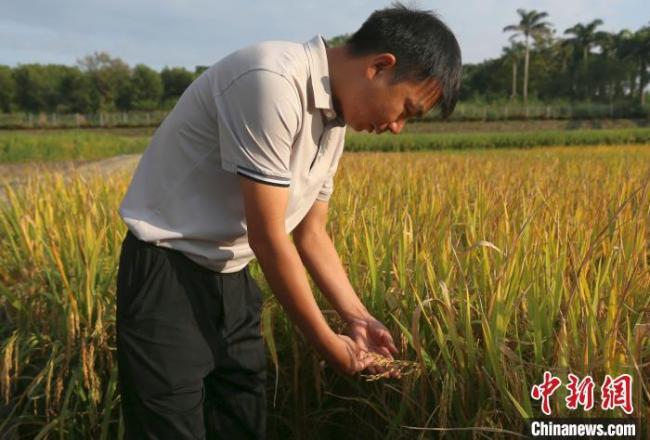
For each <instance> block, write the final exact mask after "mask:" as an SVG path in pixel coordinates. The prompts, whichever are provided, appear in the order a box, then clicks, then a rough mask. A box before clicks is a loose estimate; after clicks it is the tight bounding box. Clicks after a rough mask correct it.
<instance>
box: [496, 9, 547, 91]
mask: <svg viewBox="0 0 650 440" xmlns="http://www.w3.org/2000/svg"><path fill="white" fill-rule="evenodd" d="M517 13H518V14H519V17H520V20H519V23H518V24H511V25H508V26H506V27H504V28H503V32H514V35H515V36H523V37H524V48H525V54H524V90H523V95H524V104H527V103H528V67H529V65H530V39H531V37H532V38H535V37H536V36H538V35H540V34H547V33H549V32H550V27H551V24H550V23H549V22H546V21H542V20H543V19H544V18H546V17H548V13H546V12H538V11H536V10H534V9H533V10H532V11H526V10H525V9H517Z"/></svg>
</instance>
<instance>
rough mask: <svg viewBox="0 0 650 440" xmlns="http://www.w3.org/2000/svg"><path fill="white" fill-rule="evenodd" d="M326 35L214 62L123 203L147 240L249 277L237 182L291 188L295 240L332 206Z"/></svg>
mask: <svg viewBox="0 0 650 440" xmlns="http://www.w3.org/2000/svg"><path fill="white" fill-rule="evenodd" d="M325 47H326V46H325V42H324V40H323V39H322V37H321V36H320V35H318V36H316V37H314V38H313V39H312V40H310V41H308V42H306V43H304V44H299V43H291V42H280V41H269V42H264V43H261V44H257V45H254V46H250V47H247V48H245V49H241V50H238V51H236V52H234V53H232V54H230V55H228V56H226V57H225V58H223V59H222V60H221V61H219V62H217V63H216V64H214V65H213V66H212V67H210V68H209V69H208V70H206V71H205V72H204V73H203V74H202V75H201V76H199V77H198V78H197V79H196V80H195V81H194V82H193V83H192V84H191V85H190V86H189V87H188V88H187V89H186V90H185V92H184V93H183V95H182V96H181V97H180V99H179V100H178V102H177V103H176V106H175V107H174V109H173V110H172V111H171V112H170V113H169V115H168V116H167V117H166V118H165V120H164V121H163V123H162V124H161V125H160V127H159V128H158V129H157V130H156V132H155V134H154V136H153V138H152V140H151V143H150V144H149V146H148V147H147V149H146V150H145V152H144V154H143V155H142V158H141V159H140V163H139V164H138V167H137V169H136V171H135V174H134V176H133V180H132V181H131V185H130V186H129V189H128V191H127V193H126V196H125V197H124V200H123V201H122V204H121V205H120V209H119V212H120V216H121V217H122V219H123V220H124V222H125V223H126V225H127V226H128V228H129V229H130V230H131V231H132V232H133V234H134V235H135V236H136V237H138V238H140V239H141V240H144V241H147V242H152V243H155V244H157V245H158V246H160V247H165V248H170V249H176V250H179V251H181V252H183V253H184V254H185V255H187V256H188V257H189V258H190V259H192V260H194V261H195V262H197V263H199V264H201V265H202V266H204V267H207V268H209V269H211V270H214V271H217V272H235V271H238V270H241V269H243V268H244V267H245V266H246V264H248V263H249V262H250V261H251V260H252V259H253V258H254V257H255V255H254V254H253V251H252V250H251V248H250V246H249V245H248V237H247V233H246V218H245V215H244V202H243V197H242V194H241V190H240V185H239V176H238V175H243V176H246V177H248V178H251V179H254V180H257V181H259V182H263V183H266V184H270V185H278V186H284V187H288V188H289V203H288V206H287V211H286V217H285V228H286V231H287V233H290V232H291V231H292V230H293V229H294V228H295V227H296V226H297V225H298V224H299V223H300V221H301V220H302V219H303V218H304V217H305V215H306V214H307V212H308V211H309V209H310V208H311V207H312V205H313V204H314V202H315V201H316V200H323V201H327V200H328V199H329V198H330V196H331V194H332V191H333V186H334V185H333V177H334V174H335V173H336V169H337V166H338V162H339V159H340V157H341V154H342V153H343V142H344V137H345V124H344V122H343V121H342V120H341V119H340V118H339V117H338V116H337V115H336V113H335V111H334V107H333V103H332V94H331V88H330V80H329V70H328V64H327V54H326V51H325Z"/></svg>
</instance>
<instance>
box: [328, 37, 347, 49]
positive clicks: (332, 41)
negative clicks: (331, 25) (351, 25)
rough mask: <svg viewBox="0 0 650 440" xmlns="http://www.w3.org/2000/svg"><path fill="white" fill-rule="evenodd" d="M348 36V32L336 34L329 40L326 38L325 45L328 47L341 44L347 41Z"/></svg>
mask: <svg viewBox="0 0 650 440" xmlns="http://www.w3.org/2000/svg"><path fill="white" fill-rule="evenodd" d="M350 37H351V35H350V34H343V35H337V36H335V37H332V38H330V39H329V40H326V41H327V45H328V46H329V47H337V46H343V45H344V44H345V43H347V42H348V40H349V39H350Z"/></svg>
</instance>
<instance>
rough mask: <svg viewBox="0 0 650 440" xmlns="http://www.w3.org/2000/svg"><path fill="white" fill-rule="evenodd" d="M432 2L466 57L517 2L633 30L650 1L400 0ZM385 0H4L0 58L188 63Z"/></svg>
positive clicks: (496, 44) (320, 29) (333, 28)
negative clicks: (103, 56)
mask: <svg viewBox="0 0 650 440" xmlns="http://www.w3.org/2000/svg"><path fill="white" fill-rule="evenodd" d="M404 3H405V4H414V5H415V6H417V7H419V8H421V9H426V10H433V11H435V12H436V13H437V14H438V15H439V16H440V17H441V18H442V20H443V21H444V22H445V23H447V25H448V26H449V27H450V28H451V30H452V31H453V32H454V33H455V35H456V37H457V39H458V41H459V43H460V47H461V51H462V53H463V62H464V63H477V62H480V61H483V60H485V59H489V58H496V57H498V56H499V55H500V53H501V49H502V47H503V46H505V45H507V44H508V34H505V33H503V32H502V29H503V27H504V26H506V25H509V24H516V23H517V22H518V21H519V18H518V17H519V16H518V14H517V13H516V10H517V9H518V8H523V9H527V10H531V9H536V10H538V11H546V12H548V13H549V17H548V19H547V20H548V21H550V22H551V23H552V24H553V25H554V27H555V29H557V34H562V33H563V32H564V30H565V29H566V28H568V27H571V26H573V25H574V24H576V23H587V22H590V21H591V20H593V19H595V18H600V19H602V20H603V21H604V25H603V26H602V27H601V28H600V29H602V30H607V31H619V30H621V29H624V28H627V29H630V30H637V29H639V28H640V27H641V26H643V25H645V24H648V23H649V22H650V1H648V0H645V1H644V0H543V1H523V0H519V1H511V0H456V1H453V2H451V1H444V2H443V1H439V0H438V1H433V0H417V1H415V2H412V1H411V2H409V1H408V0H407V1H404ZM389 4H390V1H369V0H321V1H314V0H302V1H300V0H293V1H291V0H275V1H272V0H266V1H264V0H239V1H237V0H229V1H219V0H211V1H210V0H155V1H154V0H104V1H99V0H57V1H52V0H0V64H5V65H9V66H16V65H18V64H26V63H42V64H47V63H58V64H67V65H75V64H76V62H77V60H78V59H80V58H82V57H83V56H85V55H89V54H92V53H93V52H95V51H105V52H108V53H109V54H110V55H111V56H113V57H119V58H122V59H123V60H124V61H126V62H127V63H129V64H130V65H135V64H138V63H144V64H146V65H148V66H150V67H153V68H155V69H161V68H163V67H165V66H169V67H172V66H182V67H186V68H188V69H190V70H194V67H195V66H197V65H211V64H213V63H215V62H216V61H218V60H219V59H220V58H222V57H223V56H225V55H227V54H229V53H230V52H232V51H234V50H236V49H238V48H241V47H245V46H248V45H250V44H254V43H257V42H259V41H264V40H289V41H296V42H302V41H307V40H309V39H311V38H312V37H313V36H315V35H317V34H321V35H323V36H324V37H326V38H331V37H334V36H336V35H340V34H343V33H351V32H354V31H355V30H357V29H358V28H359V27H360V26H361V24H362V23H363V21H364V20H365V19H366V18H367V17H368V16H369V15H370V13H372V11H374V10H376V9H381V8H384V7H386V6H388V5H389Z"/></svg>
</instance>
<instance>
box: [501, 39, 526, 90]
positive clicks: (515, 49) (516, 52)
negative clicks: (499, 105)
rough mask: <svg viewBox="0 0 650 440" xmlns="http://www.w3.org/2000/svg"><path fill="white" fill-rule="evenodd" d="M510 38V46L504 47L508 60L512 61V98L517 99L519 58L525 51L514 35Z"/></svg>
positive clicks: (504, 53)
mask: <svg viewBox="0 0 650 440" xmlns="http://www.w3.org/2000/svg"><path fill="white" fill-rule="evenodd" d="M509 40H510V46H506V47H504V48H503V55H504V56H505V59H506V60H510V61H511V62H512V93H511V94H510V98H511V99H515V98H516V97H517V64H519V59H520V58H521V54H522V52H523V51H524V45H523V44H522V43H519V42H516V41H515V39H514V35H513V36H511V37H510V38H509Z"/></svg>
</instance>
